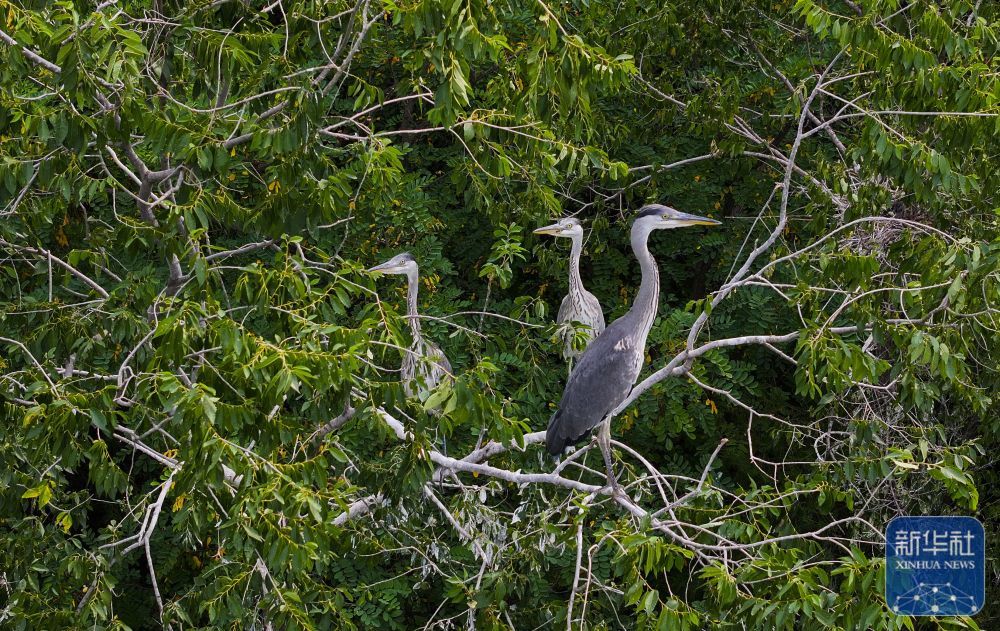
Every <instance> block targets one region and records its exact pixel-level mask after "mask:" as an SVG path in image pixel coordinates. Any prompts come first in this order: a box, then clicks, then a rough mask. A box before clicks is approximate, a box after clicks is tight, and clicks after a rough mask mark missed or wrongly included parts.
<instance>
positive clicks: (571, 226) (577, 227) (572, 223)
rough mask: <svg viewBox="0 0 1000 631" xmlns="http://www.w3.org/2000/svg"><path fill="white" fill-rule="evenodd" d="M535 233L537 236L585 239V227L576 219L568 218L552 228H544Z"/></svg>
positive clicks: (556, 223)
mask: <svg viewBox="0 0 1000 631" xmlns="http://www.w3.org/2000/svg"><path fill="white" fill-rule="evenodd" d="M534 232H535V234H548V235H552V236H553V237H569V238H573V237H583V225H582V224H581V223H580V220H579V219H577V218H576V217H566V218H565V219H560V220H559V221H557V222H555V223H554V224H552V225H551V226H544V227H542V228H539V229H538V230H535V231H534Z"/></svg>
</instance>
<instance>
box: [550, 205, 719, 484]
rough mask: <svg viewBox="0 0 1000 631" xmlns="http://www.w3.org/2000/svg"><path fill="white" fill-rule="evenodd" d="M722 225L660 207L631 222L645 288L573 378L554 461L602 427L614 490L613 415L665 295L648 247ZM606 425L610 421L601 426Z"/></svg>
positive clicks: (553, 438)
mask: <svg viewBox="0 0 1000 631" xmlns="http://www.w3.org/2000/svg"><path fill="white" fill-rule="evenodd" d="M718 223H719V222H718V221H716V220H714V219H708V218H706V217H699V216H697V215H689V214H688V213H683V212H681V211H679V210H675V209H673V208H670V207H668V206H661V205H659V204H649V205H646V206H643V207H642V208H641V209H640V210H639V212H638V214H637V215H636V217H635V220H634V221H633V222H632V232H631V241H632V251H633V252H634V253H635V257H636V258H637V259H639V266H640V268H641V270H642V283H641V284H640V285H639V293H638V295H637V296H636V298H635V301H634V302H633V303H632V307H631V308H630V309H629V310H628V312H627V313H626V314H625V315H623V316H622V317H620V318H618V319H617V320H615V321H614V322H612V323H611V324H610V325H609V326H608V328H606V329H604V332H603V333H601V334H600V335H599V336H597V338H596V339H595V340H594V341H593V342H591V344H590V346H588V347H587V350H586V351H584V353H583V355H582V356H581V357H580V360H579V361H578V362H577V364H576V368H574V369H573V372H572V373H570V376H569V380H568V381H567V382H566V387H565V389H564V390H563V395H562V400H561V401H560V402H559V408H558V409H557V410H556V413H555V414H554V415H553V416H552V419H551V420H549V427H548V431H547V433H546V435H545V444H546V446H547V447H548V450H549V453H551V454H552V455H553V456H558V455H559V454H561V453H562V452H563V451H564V450H565V449H566V447H568V446H570V445H573V444H575V443H577V442H579V441H581V440H582V439H583V438H584V437H586V436H587V434H588V433H590V431H591V430H593V429H594V428H595V427H598V426H601V428H600V430H599V434H598V443H599V444H600V446H601V452H602V454H603V455H604V462H605V465H606V467H607V470H608V479H609V481H610V482H611V483H612V485H613V486H615V481H614V480H615V479H614V472H613V471H612V468H611V428H610V419H607V416H608V414H609V413H610V412H611V411H612V410H614V409H615V408H616V407H618V405H619V404H620V403H621V402H622V401H624V400H625V398H626V397H628V395H629V393H630V392H631V391H632V386H633V385H634V384H635V381H636V379H637V378H638V377H639V373H640V372H641V371H642V365H643V363H644V361H645V357H646V337H647V336H648V335H649V329H650V327H652V326H653V319H654V318H655V317H656V308H657V303H658V300H659V294H660V275H659V272H658V271H657V269H656V261H655V260H654V259H653V256H652V255H651V254H650V253H649V247H648V244H647V241H648V239H649V235H650V233H651V232H653V231H654V230H663V229H666V228H683V227H686V226H711V225H716V224H718ZM602 421H605V422H604V423H603V424H602Z"/></svg>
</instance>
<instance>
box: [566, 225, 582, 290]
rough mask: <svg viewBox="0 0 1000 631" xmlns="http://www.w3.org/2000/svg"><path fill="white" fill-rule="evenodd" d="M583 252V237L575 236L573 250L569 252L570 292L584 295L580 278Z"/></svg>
mask: <svg viewBox="0 0 1000 631" xmlns="http://www.w3.org/2000/svg"><path fill="white" fill-rule="evenodd" d="M582 251H583V235H574V236H573V248H572V249H571V250H570V252H569V290H570V291H575V292H579V293H583V280H582V279H581V278H580V253H581V252H582Z"/></svg>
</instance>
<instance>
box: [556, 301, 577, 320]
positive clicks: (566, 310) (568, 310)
mask: <svg viewBox="0 0 1000 631" xmlns="http://www.w3.org/2000/svg"><path fill="white" fill-rule="evenodd" d="M573 311H574V309H573V298H572V297H571V296H570V295H569V294H566V295H565V296H564V297H563V299H562V303H560V305H559V313H557V314H556V322H558V323H559V324H562V323H563V322H572V321H573V320H574V318H573Z"/></svg>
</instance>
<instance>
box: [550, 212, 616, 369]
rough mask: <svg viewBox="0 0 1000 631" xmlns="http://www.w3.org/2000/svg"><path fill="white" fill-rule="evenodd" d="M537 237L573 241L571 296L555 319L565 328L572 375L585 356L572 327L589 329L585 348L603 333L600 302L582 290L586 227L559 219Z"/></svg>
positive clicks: (565, 354)
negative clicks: (581, 268) (575, 323)
mask: <svg viewBox="0 0 1000 631" xmlns="http://www.w3.org/2000/svg"><path fill="white" fill-rule="evenodd" d="M535 234H548V235H552V236H553V237H565V238H569V239H571V240H572V244H573V245H572V248H571V249H570V252H569V293H567V294H566V297H565V298H563V301H562V304H561V305H559V314H558V316H556V322H558V323H559V324H560V325H563V333H562V339H563V357H564V358H565V359H566V360H567V361H568V362H569V366H570V371H572V370H573V360H575V359H576V358H577V357H579V356H580V355H581V354H582V353H583V350H577V348H576V346H575V345H574V344H573V341H574V337H575V336H576V331H575V330H574V328H573V325H572V323H573V322H579V323H580V324H583V325H586V326H587V327H588V330H587V331H586V338H587V339H586V344H585V345H584V346H586V345H588V344H590V342H591V341H592V340H593V339H594V338H595V337H597V336H598V335H600V334H601V331H603V330H604V312H603V311H601V303H600V302H598V301H597V296H595V295H594V294H592V293H590V292H589V291H587V290H586V289H584V288H583V281H582V280H581V279H580V253H581V252H582V251H583V226H582V225H580V221H579V220H578V219H575V218H573V217H569V218H566V219H560V220H559V221H557V222H556V223H554V224H552V225H551V226H545V227H544V228H539V229H538V230H535Z"/></svg>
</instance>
